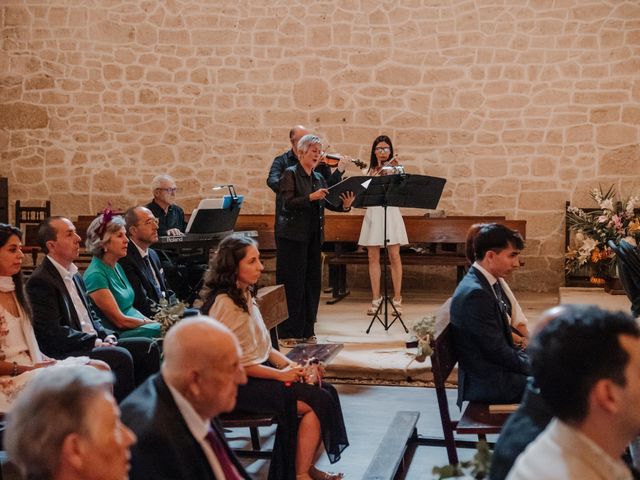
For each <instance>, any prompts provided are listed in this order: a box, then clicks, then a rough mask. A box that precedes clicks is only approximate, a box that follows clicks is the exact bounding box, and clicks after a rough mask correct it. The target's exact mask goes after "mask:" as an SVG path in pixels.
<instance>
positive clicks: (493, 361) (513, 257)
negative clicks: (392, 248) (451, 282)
mask: <svg viewBox="0 0 640 480" xmlns="http://www.w3.org/2000/svg"><path fill="white" fill-rule="evenodd" d="M523 248H524V241H523V240H522V237H521V236H520V234H519V233H518V232H516V231H514V230H511V229H509V228H507V227H506V226H504V225H501V224H497V223H490V224H486V225H484V226H483V227H482V228H481V229H480V230H479V232H478V234H477V235H476V237H475V239H474V250H475V256H476V261H475V262H474V263H473V265H472V266H471V268H470V269H469V272H468V273H467V274H466V275H465V277H464V278H463V279H462V281H461V282H460V284H459V285H458V287H457V288H456V290H455V292H454V294H453V298H452V301H451V311H450V312H451V328H452V333H453V340H454V345H455V348H456V351H457V354H458V358H459V366H460V368H459V375H458V406H461V405H462V402H463V401H465V400H469V401H473V402H482V403H517V402H519V401H520V399H521V398H522V394H523V392H524V388H525V385H526V382H527V374H528V371H529V368H528V362H527V355H526V353H525V352H524V351H523V350H522V349H521V348H520V347H518V346H516V345H515V344H514V342H513V338H512V335H511V329H510V326H509V316H510V310H511V305H510V303H509V300H508V298H507V296H506V295H505V294H504V293H503V291H502V288H501V287H500V283H499V282H498V279H499V278H501V277H505V276H506V275H508V274H510V273H511V271H512V270H514V269H515V268H518V267H519V266H520V260H519V255H520V251H521V250H522V249H523Z"/></svg>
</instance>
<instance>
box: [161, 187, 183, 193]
mask: <svg viewBox="0 0 640 480" xmlns="http://www.w3.org/2000/svg"><path fill="white" fill-rule="evenodd" d="M156 190H161V191H164V192H167V193H176V192H177V191H178V189H177V188H176V187H171V188H156Z"/></svg>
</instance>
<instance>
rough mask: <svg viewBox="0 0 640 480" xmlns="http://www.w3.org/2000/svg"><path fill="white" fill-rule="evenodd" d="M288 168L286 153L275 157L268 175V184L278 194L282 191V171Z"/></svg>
mask: <svg viewBox="0 0 640 480" xmlns="http://www.w3.org/2000/svg"><path fill="white" fill-rule="evenodd" d="M286 168H287V154H286V153H284V154H282V155H278V156H277V157H276V158H274V159H273V163H272V164H271V168H270V169H269V175H268V176H267V185H268V186H269V188H270V189H271V190H273V193H276V194H277V193H278V192H279V191H280V178H281V177H282V173H283V172H284V171H285V169H286Z"/></svg>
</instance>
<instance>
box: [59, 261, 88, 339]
mask: <svg viewBox="0 0 640 480" xmlns="http://www.w3.org/2000/svg"><path fill="white" fill-rule="evenodd" d="M47 258H48V259H49V261H50V262H51V263H52V264H53V266H54V267H56V270H57V271H58V273H59V274H60V276H61V277H62V281H63V282H64V286H65V287H67V292H69V296H70V297H71V301H72V302H73V306H74V308H75V309H76V313H77V314H78V319H79V320H80V327H81V328H82V331H83V332H84V333H90V334H93V335H97V334H98V332H96V329H95V328H94V327H93V322H92V321H91V317H90V316H89V312H88V311H87V307H86V306H85V304H84V302H83V301H82V299H81V298H80V293H78V288H77V287H76V284H75V282H74V281H73V276H74V275H75V274H76V273H78V267H76V266H75V265H74V264H73V263H72V264H71V266H70V267H69V270H67V269H66V268H64V267H63V266H62V265H60V264H59V263H58V262H56V261H55V260H54V259H53V258H51V256H50V255H47Z"/></svg>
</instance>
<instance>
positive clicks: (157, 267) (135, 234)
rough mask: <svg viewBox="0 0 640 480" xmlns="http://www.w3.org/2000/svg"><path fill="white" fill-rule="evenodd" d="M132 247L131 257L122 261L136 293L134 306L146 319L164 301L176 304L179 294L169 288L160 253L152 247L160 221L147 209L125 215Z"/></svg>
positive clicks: (129, 248) (155, 240) (134, 210)
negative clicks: (176, 294)
mask: <svg viewBox="0 0 640 480" xmlns="http://www.w3.org/2000/svg"><path fill="white" fill-rule="evenodd" d="M124 220H125V222H126V224H127V226H126V229H127V235H128V236H129V240H130V242H129V245H128V246H127V256H126V257H123V258H121V259H120V266H122V269H123V270H124V273H125V275H126V276H127V279H128V280H129V283H130V284H131V286H132V287H133V291H134V292H135V299H134V301H133V306H134V307H135V308H137V309H138V310H139V311H140V312H141V313H142V314H143V315H144V316H145V317H149V318H152V317H153V315H154V313H155V312H154V311H153V308H152V307H153V305H154V304H158V303H160V300H161V299H163V298H164V299H165V300H167V301H168V302H169V303H173V302H175V294H174V293H173V292H172V291H171V290H169V288H168V287H167V284H166V281H165V278H164V271H163V269H162V265H161V264H160V259H159V258H158V254H157V253H156V252H155V250H153V249H152V248H149V247H151V245H153V244H154V243H156V242H157V241H158V219H157V218H156V217H154V215H153V213H152V212H151V210H149V209H148V208H146V207H132V208H130V209H129V210H127V211H126V212H125V214H124Z"/></svg>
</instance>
